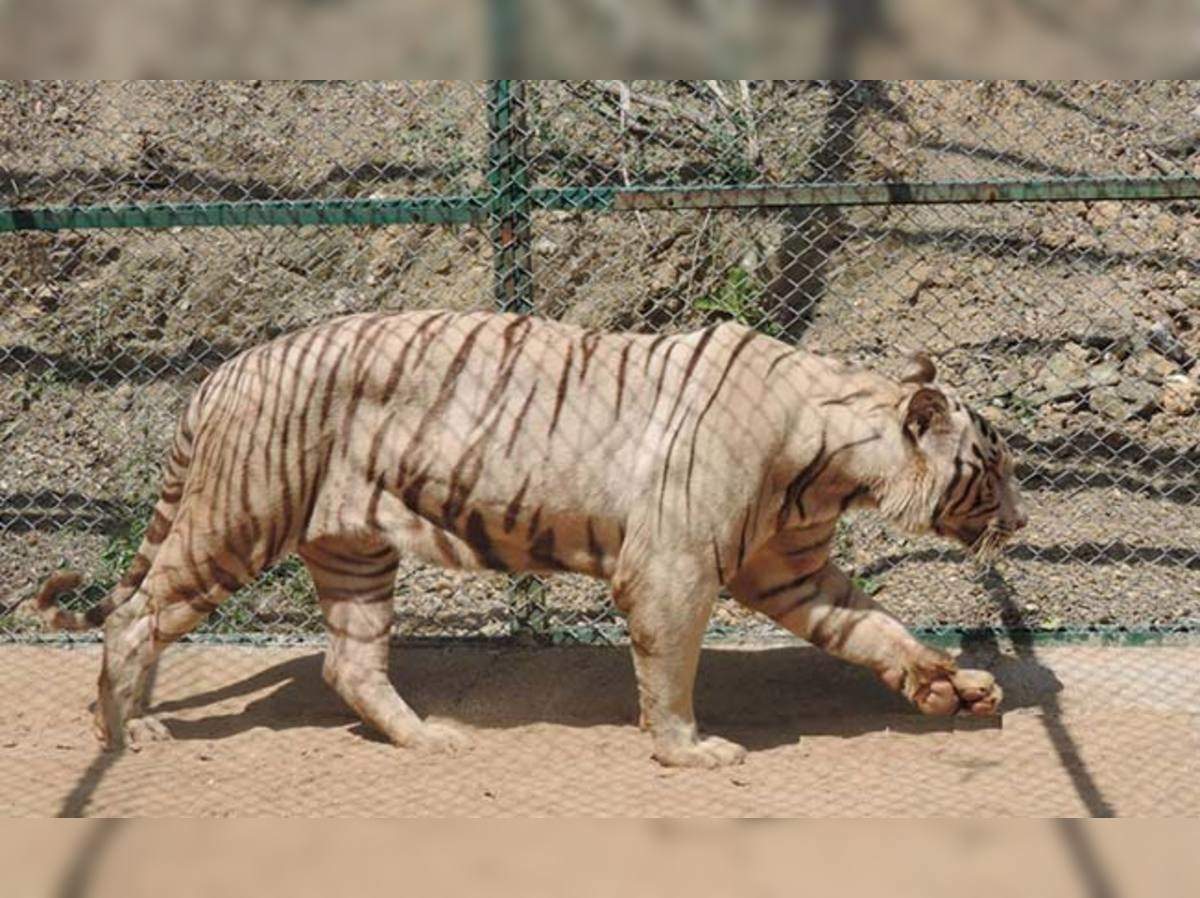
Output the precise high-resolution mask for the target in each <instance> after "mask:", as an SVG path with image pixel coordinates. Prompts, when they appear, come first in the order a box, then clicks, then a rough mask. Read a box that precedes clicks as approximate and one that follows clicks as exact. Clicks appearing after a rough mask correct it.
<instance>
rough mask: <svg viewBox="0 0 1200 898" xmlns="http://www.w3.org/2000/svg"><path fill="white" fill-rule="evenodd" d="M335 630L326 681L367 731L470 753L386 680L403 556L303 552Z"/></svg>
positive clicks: (333, 549)
mask: <svg viewBox="0 0 1200 898" xmlns="http://www.w3.org/2000/svg"><path fill="white" fill-rule="evenodd" d="M299 554H300V557H301V558H303V559H304V562H305V564H306V565H307V567H308V570H309V573H310V574H311V575H312V579H313V584H314V585H315V586H316V589H317V597H318V599H319V600H320V603H321V612H322V614H323V615H324V617H325V627H326V629H327V630H328V631H329V649H328V650H327V651H326V653H325V663H324V665H323V667H322V675H323V677H324V679H325V682H326V683H328V684H329V685H330V686H331V687H332V688H333V689H334V691H335V692H337V694H338V695H339V696H341V697H342V699H343V700H344V701H345V702H346V704H348V705H349V706H350V707H351V708H353V709H354V710H355V712H356V713H357V714H358V716H359V717H360V718H361V719H362V721H363V722H364V723H366V724H367V725H369V726H371V727H374V728H375V729H377V730H378V731H379V732H381V733H383V735H385V736H386V737H387V738H388V739H389V740H391V741H392V742H393V743H394V744H396V745H398V746H401V747H405V748H418V749H423V750H429V751H457V750H460V749H463V748H466V747H467V745H468V739H467V737H466V736H465V735H464V734H462V733H461V732H460V731H459V730H457V729H455V728H454V727H451V726H448V725H446V724H441V723H434V722H430V721H423V720H421V718H420V717H419V716H418V715H417V713H416V712H415V711H414V710H413V709H412V708H410V707H409V706H408V704H407V703H406V702H405V701H404V699H402V698H401V697H400V695H399V694H398V693H397V692H396V689H395V687H394V686H393V685H392V683H391V680H390V679H389V678H388V655H389V645H390V636H391V631H392V618H393V610H392V596H393V590H394V588H395V583H396V569H397V566H398V565H399V556H398V554H397V553H396V551H395V549H393V548H392V547H391V546H388V545H386V544H382V543H361V542H358V541H353V540H348V539H338V540H332V539H323V540H319V541H315V542H311V543H308V544H306V545H303V546H301V547H300V549H299Z"/></svg>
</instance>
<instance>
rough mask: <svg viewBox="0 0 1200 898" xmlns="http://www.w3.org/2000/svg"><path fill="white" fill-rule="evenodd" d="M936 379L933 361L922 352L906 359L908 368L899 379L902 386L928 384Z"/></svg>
mask: <svg viewBox="0 0 1200 898" xmlns="http://www.w3.org/2000/svg"><path fill="white" fill-rule="evenodd" d="M936 377H937V368H935V367H934V366H933V360H932V359H930V358H929V356H927V355H926V354H925V353H923V352H914V353H913V354H912V355H910V356H909V357H908V368H907V369H905V371H904V376H903V377H902V378H900V383H902V384H930V383H933V381H934V379H935V378H936Z"/></svg>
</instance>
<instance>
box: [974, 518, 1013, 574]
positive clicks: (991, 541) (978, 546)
mask: <svg viewBox="0 0 1200 898" xmlns="http://www.w3.org/2000/svg"><path fill="white" fill-rule="evenodd" d="M1010 536H1012V533H1011V532H1010V531H1008V530H1005V529H1003V528H1001V527H997V526H996V525H994V524H989V525H988V526H987V527H986V528H984V531H983V532H982V533H981V534H979V538H978V539H976V540H975V542H974V543H972V545H971V559H972V560H973V561H974V562H975V564H976V565H978V566H979V567H981V568H988V567H992V566H993V565H995V563H996V562H997V561H999V560H1000V557H1001V556H1002V555H1003V554H1004V546H1005V543H1007V542H1008V538H1009V537H1010Z"/></svg>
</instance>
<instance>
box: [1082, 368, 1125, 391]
mask: <svg viewBox="0 0 1200 898" xmlns="http://www.w3.org/2000/svg"><path fill="white" fill-rule="evenodd" d="M1087 380H1088V384H1089V385H1091V386H1092V387H1111V386H1113V385H1114V384H1117V383H1119V382H1120V380H1121V371H1120V369H1119V368H1118V367H1117V365H1116V363H1115V362H1102V363H1101V364H1099V365H1095V366H1094V367H1092V368H1089V369H1088V373H1087Z"/></svg>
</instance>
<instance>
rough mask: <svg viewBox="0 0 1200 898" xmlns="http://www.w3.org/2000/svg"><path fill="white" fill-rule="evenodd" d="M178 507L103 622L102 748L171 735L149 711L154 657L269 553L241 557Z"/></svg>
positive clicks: (98, 708)
mask: <svg viewBox="0 0 1200 898" xmlns="http://www.w3.org/2000/svg"><path fill="white" fill-rule="evenodd" d="M196 514H197V513H196V512H195V511H194V510H190V509H186V508H185V509H181V510H180V513H179V515H178V516H177V518H176V520H175V521H174V522H173V524H172V527H171V532H170V534H169V535H168V536H167V537H166V539H165V540H164V541H163V543H162V545H161V546H160V547H159V549H158V552H157V553H156V554H155V557H154V561H153V562H152V564H151V566H150V570H149V571H148V572H147V573H146V575H145V577H144V578H143V579H142V581H141V583H140V584H139V585H138V587H137V592H136V593H135V594H134V595H133V597H132V598H130V599H129V601H127V602H125V603H124V604H122V605H121V606H120V607H119V608H117V609H116V610H115V611H113V613H112V614H110V615H109V617H108V619H107V620H106V621H105V622H104V660H103V663H102V665H101V669H100V682H99V700H98V702H97V706H96V727H95V729H96V735H97V737H98V738H99V740H100V742H101V743H102V744H103V745H104V746H105V747H106V748H108V749H118V748H122V747H124V746H126V745H128V746H130V747H132V748H136V747H138V745H139V743H142V742H146V741H154V740H159V739H164V738H168V737H169V733H168V732H167V729H166V727H165V726H163V725H162V723H161V722H160V721H157V720H155V719H154V718H152V717H149V716H147V714H146V710H147V704H148V700H149V688H148V687H149V685H150V681H151V680H152V679H153V675H154V671H155V665H156V662H157V660H158V657H159V656H160V655H161V654H162V651H163V649H165V648H166V647H167V646H168V645H169V644H170V643H172V642H174V641H175V640H177V639H179V638H180V637H182V636H185V635H186V634H188V633H190V632H191V631H192V630H193V629H195V628H196V626H198V625H199V624H200V623H201V622H202V621H203V620H204V619H205V618H206V617H208V615H209V614H211V613H212V612H213V611H215V610H216V609H217V607H218V606H219V605H220V604H221V603H222V602H224V601H225V600H226V599H227V598H229V596H230V595H232V594H233V593H234V592H235V591H236V590H237V589H238V588H239V587H240V586H242V585H243V584H245V583H248V582H250V581H251V580H253V579H254V577H255V576H256V575H257V574H258V572H259V570H261V569H262V567H264V566H265V565H266V563H268V562H269V560H270V559H264V558H259V557H258V552H259V551H260V550H259V549H256V548H254V547H248V548H247V549H246V551H249V552H250V553H251V555H252V556H253V557H251V558H243V557H241V554H240V553H239V552H237V551H234V550H232V549H231V548H230V545H231V543H230V541H229V540H227V539H225V538H224V537H223V536H222V535H221V534H220V533H219V528H212V527H211V526H210V524H209V523H208V522H207V517H206V516H205V518H204V520H198V519H197V518H196V517H195V515H196Z"/></svg>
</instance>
